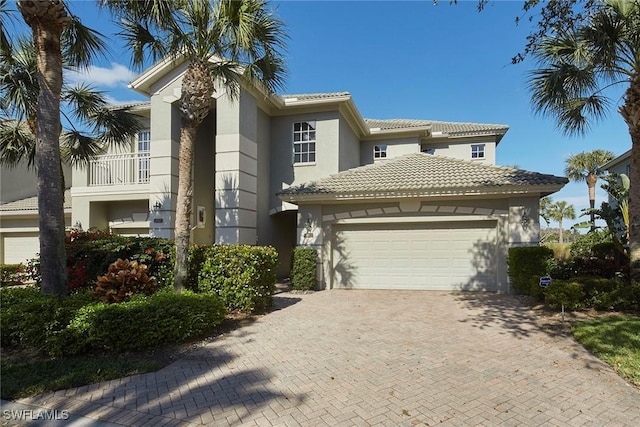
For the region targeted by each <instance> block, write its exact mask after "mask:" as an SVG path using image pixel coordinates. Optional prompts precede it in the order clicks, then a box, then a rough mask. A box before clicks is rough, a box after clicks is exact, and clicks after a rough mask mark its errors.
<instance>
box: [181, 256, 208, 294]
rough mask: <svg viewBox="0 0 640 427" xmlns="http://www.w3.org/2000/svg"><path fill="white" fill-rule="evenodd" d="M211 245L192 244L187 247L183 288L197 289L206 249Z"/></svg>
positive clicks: (205, 258) (205, 257)
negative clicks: (185, 275)
mask: <svg viewBox="0 0 640 427" xmlns="http://www.w3.org/2000/svg"><path fill="white" fill-rule="evenodd" d="M210 247H211V246H199V245H193V246H191V247H190V248H189V258H188V261H187V262H188V263H189V265H188V266H187V283H185V288H187V289H191V290H193V291H195V292H197V291H198V276H199V275H200V271H201V270H202V266H203V265H204V262H205V261H206V260H207V251H208V250H209V248H210Z"/></svg>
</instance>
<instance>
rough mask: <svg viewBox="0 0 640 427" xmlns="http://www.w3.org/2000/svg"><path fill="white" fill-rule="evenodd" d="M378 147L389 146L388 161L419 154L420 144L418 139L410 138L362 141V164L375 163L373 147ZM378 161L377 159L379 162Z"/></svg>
mask: <svg viewBox="0 0 640 427" xmlns="http://www.w3.org/2000/svg"><path fill="white" fill-rule="evenodd" d="M376 145H386V146H387V157H386V158H388V159H390V158H393V157H398V156H404V155H405V154H411V153H419V152H420V142H419V138H418V137H408V138H383V139H375V140H369V141H362V143H361V144H360V164H362V165H368V164H371V163H373V162H374V158H373V147H375V146H376ZM377 160H378V159H376V161H377Z"/></svg>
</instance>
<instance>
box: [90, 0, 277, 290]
mask: <svg viewBox="0 0 640 427" xmlns="http://www.w3.org/2000/svg"><path fill="white" fill-rule="evenodd" d="M101 3H102V5H104V6H106V7H108V8H110V9H111V10H112V12H114V13H115V14H116V15H117V16H120V18H121V20H122V21H121V22H122V24H121V27H122V33H121V34H122V35H123V36H124V38H125V40H126V42H127V44H128V46H129V47H130V48H131V49H132V51H133V62H134V65H137V66H141V65H142V64H143V62H144V58H145V52H147V53H150V56H151V57H152V58H153V59H160V58H162V57H165V56H169V57H171V58H173V59H177V58H180V57H182V58H186V59H187V60H188V62H189V66H188V68H187V70H186V72H185V74H184V77H183V80H182V92H181V97H180V100H179V109H180V112H181V114H182V127H181V131H180V154H179V172H178V175H179V176H178V195H177V208H176V220H175V240H176V263H175V281H174V286H175V289H176V291H178V292H179V291H181V290H182V289H183V288H184V282H185V280H186V278H187V256H188V251H189V243H190V239H191V225H190V223H191V213H192V189H191V185H192V177H193V166H192V165H193V150H194V143H195V138H196V131H197V128H198V126H199V125H200V123H202V121H203V120H204V118H205V117H206V116H207V115H208V114H209V110H210V108H211V103H212V95H213V93H214V92H215V90H216V83H217V82H221V84H222V87H223V88H224V89H226V90H227V92H228V93H229V94H231V95H232V96H233V97H236V96H237V95H238V94H239V89H240V84H241V82H242V81H251V82H259V84H261V85H263V86H264V87H265V88H266V89H267V90H269V91H275V89H276V88H278V87H279V86H280V85H281V84H282V82H283V77H284V66H283V65H284V63H283V60H282V56H281V54H280V50H281V49H282V48H283V47H284V38H285V35H284V32H283V24H282V22H281V21H279V20H278V19H276V18H275V17H274V16H273V14H272V13H271V12H270V11H269V10H268V8H267V5H266V2H265V1H263V0H242V1H234V0H217V1H215V2H212V1H208V0H174V1H161V0H146V1H137V2H123V1H120V0H101ZM212 58H215V60H212Z"/></svg>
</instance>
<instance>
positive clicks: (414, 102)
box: [68, 0, 631, 223]
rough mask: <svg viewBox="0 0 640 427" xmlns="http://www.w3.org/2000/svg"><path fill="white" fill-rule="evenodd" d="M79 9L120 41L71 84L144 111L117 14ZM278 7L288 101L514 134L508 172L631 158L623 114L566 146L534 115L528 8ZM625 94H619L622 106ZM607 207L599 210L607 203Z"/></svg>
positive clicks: (574, 194)
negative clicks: (324, 100)
mask: <svg viewBox="0 0 640 427" xmlns="http://www.w3.org/2000/svg"><path fill="white" fill-rule="evenodd" d="M69 3H70V6H71V9H72V11H73V12H74V13H76V14H77V15H78V16H80V17H81V18H82V19H83V22H85V24H87V25H89V26H91V27H93V28H96V29H98V30H99V31H101V32H102V33H103V34H105V35H107V36H109V37H110V39H111V42H110V45H111V46H112V49H111V52H110V54H109V55H108V57H107V58H105V59H101V60H100V61H98V62H97V63H96V66H95V67H93V68H92V69H90V70H88V72H86V73H84V74H83V75H76V76H68V78H69V79H70V80H88V81H89V82H92V83H93V84H94V85H95V86H97V87H98V88H101V89H103V90H105V91H107V92H108V93H109V96H110V97H111V98H112V99H113V100H115V101H118V102H127V101H132V100H143V98H142V97H140V96H139V95H137V94H136V93H134V92H133V91H131V90H128V89H127V88H126V85H127V83H128V81H129V80H131V78H133V77H134V76H135V75H136V74H137V73H136V72H134V71H132V70H131V69H130V60H129V58H130V57H129V56H128V52H127V51H126V50H125V49H124V48H122V43H121V42H120V41H119V40H118V39H117V37H116V36H115V35H114V33H115V32H116V31H117V30H116V28H115V27H114V26H113V25H112V24H111V22H110V21H111V18H110V16H109V14H108V13H107V12H106V11H98V9H97V8H96V7H95V6H94V3H93V2H91V1H72V2H69ZM273 4H274V6H276V7H277V12H276V13H277V15H278V16H279V17H280V18H281V19H282V20H283V21H284V22H285V23H286V25H287V32H288V34H289V41H288V48H287V65H288V69H289V76H288V79H287V82H286V89H285V93H305V92H334V91H348V92H350V93H351V95H352V96H353V98H354V100H355V102H356V105H357V106H358V108H359V109H360V111H361V113H362V115H363V116H364V117H366V118H380V119H383V118H415V119H431V120H444V121H463V122H478V123H499V124H506V125H509V126H510V130H509V131H508V132H507V134H506V136H505V137H504V139H503V140H502V142H501V143H500V145H499V146H498V150H497V163H498V164H500V165H506V166H513V165H517V166H518V167H520V168H522V169H527V170H533V171H537V172H543V173H551V174H555V175H564V162H565V159H566V158H567V156H569V155H570V154H574V153H578V152H580V151H587V150H593V149H596V148H604V149H608V150H611V151H613V152H614V153H615V154H616V155H617V154H621V153H623V152H624V151H626V150H628V149H629V148H630V146H631V143H630V137H629V134H628V131H627V128H626V125H625V124H624V122H623V120H622V118H621V117H620V115H619V114H618V113H617V108H615V107H614V108H612V110H611V112H610V114H609V116H608V118H607V119H606V120H604V121H602V122H600V123H596V124H594V125H593V127H592V129H591V131H590V132H589V133H588V134H587V135H586V136H585V137H566V136H563V135H562V134H561V133H560V132H559V131H558V130H557V129H556V128H555V124H554V122H553V120H552V119H550V118H543V117H539V116H535V115H534V114H533V113H532V109H531V103H530V98H529V93H528V90H527V87H526V80H527V75H528V73H529V72H530V70H531V69H532V68H533V67H534V66H535V64H534V63H532V62H531V61H530V60H527V61H525V62H524V63H521V64H518V65H511V61H510V60H511V57H512V56H514V55H515V54H516V53H517V52H519V51H520V50H521V49H522V47H523V46H524V43H525V37H526V35H527V34H528V33H529V29H530V26H529V24H528V22H526V21H525V22H524V23H521V25H520V26H516V25H515V23H514V19H515V17H516V16H520V15H521V14H522V13H521V6H522V2H521V1H494V2H492V3H489V5H488V6H487V7H486V8H485V10H484V11H483V12H482V13H478V12H477V10H476V5H477V2H476V1H475V0H474V1H459V2H458V4H457V5H449V1H448V0H441V1H440V4H439V5H438V6H434V4H433V2H432V1H431V0H422V1H408V2H402V1H350V2H347V1H283V2H276V3H273ZM623 90H624V88H623V87H620V88H617V90H613V91H611V95H612V97H613V101H614V103H615V105H619V104H620V102H621V96H622V94H623ZM552 197H553V198H554V199H556V200H566V201H568V202H570V203H572V204H573V205H574V206H575V208H576V210H577V211H580V209H582V208H585V207H587V205H588V199H587V186H586V184H584V183H570V184H568V185H567V186H566V187H565V188H564V189H563V190H562V191H560V192H558V193H556V194H554V195H553V196H552ZM597 197H598V200H597V202H596V203H598V204H599V203H600V201H602V200H604V198H605V195H604V194H603V192H602V191H599V193H598V196H597ZM565 223H566V222H565ZM569 223H571V222H569Z"/></svg>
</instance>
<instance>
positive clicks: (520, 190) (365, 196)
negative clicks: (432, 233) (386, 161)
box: [278, 183, 566, 204]
mask: <svg viewBox="0 0 640 427" xmlns="http://www.w3.org/2000/svg"><path fill="white" fill-rule="evenodd" d="M565 184H566V183H558V184H545V185H509V186H506V185H505V186H496V187H493V188H492V189H487V188H482V187H479V188H439V189H426V190H424V189H423V190H393V191H367V192H351V193H349V192H345V193H313V194H309V193H307V194H304V193H298V194H278V197H279V198H280V199H281V200H282V201H285V202H289V203H294V204H296V203H300V202H302V203H304V202H322V201H333V202H336V201H355V200H376V199H380V200H389V199H406V198H425V199H426V198H438V197H469V196H479V197H485V196H510V195H523V194H544V195H548V194H552V193H555V192H557V191H559V190H560V189H562V187H564V186H565Z"/></svg>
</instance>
